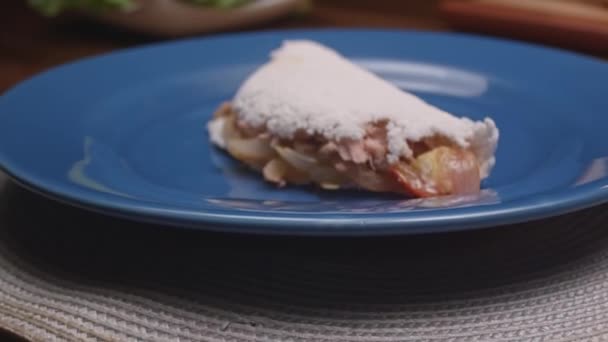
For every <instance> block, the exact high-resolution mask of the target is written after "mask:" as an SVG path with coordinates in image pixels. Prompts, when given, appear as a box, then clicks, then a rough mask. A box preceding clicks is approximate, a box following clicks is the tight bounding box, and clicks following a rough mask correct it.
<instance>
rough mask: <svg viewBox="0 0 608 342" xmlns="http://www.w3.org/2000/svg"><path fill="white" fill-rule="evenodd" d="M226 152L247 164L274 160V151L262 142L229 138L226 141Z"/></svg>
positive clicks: (266, 143)
mask: <svg viewBox="0 0 608 342" xmlns="http://www.w3.org/2000/svg"><path fill="white" fill-rule="evenodd" d="M226 148H227V149H228V152H230V154H232V155H233V156H234V157H235V158H237V159H239V160H243V161H247V162H253V163H257V162H266V161H268V160H271V159H273V158H274V156H275V153H274V150H273V149H272V148H271V147H270V144H269V143H268V142H266V141H264V140H261V139H257V138H252V139H238V138H231V139H228V140H226Z"/></svg>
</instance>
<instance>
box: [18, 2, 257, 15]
mask: <svg viewBox="0 0 608 342" xmlns="http://www.w3.org/2000/svg"><path fill="white" fill-rule="evenodd" d="M27 1H28V3H29V5H30V6H31V7H32V8H34V9H36V10H38V11H39V12H41V13H42V14H44V15H47V16H55V15H57V14H59V13H61V12H63V11H65V10H70V9H81V10H89V11H103V10H128V9H129V8H133V6H134V5H135V4H134V3H133V1H132V0H27ZM182 1H186V2H190V3H193V4H196V5H201V6H207V7H217V8H224V9H228V8H234V7H238V6H241V5H243V4H245V3H247V2H249V1H251V0H182Z"/></svg>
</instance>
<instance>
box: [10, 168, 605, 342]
mask: <svg viewBox="0 0 608 342" xmlns="http://www.w3.org/2000/svg"><path fill="white" fill-rule="evenodd" d="M2 177H3V178H5V177H4V176H2ZM2 184H3V185H2V186H1V190H0V327H2V328H3V329H6V330H8V331H11V332H13V333H15V334H17V335H19V336H23V337H25V338H27V339H29V340H32V341H54V340H60V341H64V340H65V341H95V340H101V341H328V342H329V341H378V342H380V341H552V342H553V341H603V340H608V229H606V228H607V227H606V225H607V224H608V215H606V210H607V208H608V207H599V208H595V209H590V210H586V211H583V212H580V213H577V214H571V215H567V216H563V217H558V218H555V219H549V220H545V221H539V222H533V223H528V224H523V225H517V226H509V227H500V228H496V229H486V230H479V231H475V232H464V233H453V234H436V235H427V236H413V237H393V238H371V239H370V238H366V239H363V238H359V239H355V238H353V239H344V238H342V239H328V238H324V239H314V238H286V237H282V238H277V237H260V236H257V237H256V236H237V235H222V234H209V233H203V232H198V231H190V230H180V229H170V228H166V227H153V226H148V225H143V224H136V223H130V222H126V221H122V220H118V219H113V218H107V217H104V216H102V215H97V214H92V213H88V212H85V211H83V210H79V209H75V208H71V207H68V206H65V205H62V204H59V203H55V202H53V201H50V200H48V199H45V198H43V197H41V196H38V195H35V194H33V193H31V192H29V191H27V190H23V189H22V188H20V187H18V186H17V185H15V184H13V183H11V182H7V181H6V180H4V182H2Z"/></svg>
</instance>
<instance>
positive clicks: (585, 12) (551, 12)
mask: <svg viewBox="0 0 608 342" xmlns="http://www.w3.org/2000/svg"><path fill="white" fill-rule="evenodd" d="M439 8H440V11H441V14H442V17H443V18H444V19H445V20H446V21H447V22H448V23H449V24H450V25H451V26H453V27H454V28H457V29H460V30H465V31H471V32H479V33H484V34H491V35H498V36H503V37H509V38H515V39H522V40H528V41H532V42H537V43H544V44H549V45H555V46H559V47H563V48H570V49H576V50H581V51H585V52H592V53H607V52H608V0H444V1H442V2H441V4H440V7H439Z"/></svg>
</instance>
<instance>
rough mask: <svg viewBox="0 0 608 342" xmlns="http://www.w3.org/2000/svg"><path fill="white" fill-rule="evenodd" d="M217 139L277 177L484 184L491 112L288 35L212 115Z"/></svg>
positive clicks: (492, 138) (443, 188) (383, 187)
mask: <svg viewBox="0 0 608 342" xmlns="http://www.w3.org/2000/svg"><path fill="white" fill-rule="evenodd" d="M208 129H209V133H210V138H211V140H212V142H213V143H215V144H216V145H217V146H219V147H220V148H223V149H225V150H227V151H228V153H229V154H231V155H232V156H233V157H234V158H236V159H238V160H240V161H242V162H244V163H246V164H247V165H249V166H250V167H252V168H254V169H255V170H258V171H260V172H261V173H262V174H263V176H264V178H265V179H266V180H268V181H270V182H273V183H276V184H278V185H285V184H289V183H293V184H308V183H313V184H317V185H319V186H321V187H322V188H324V189H339V188H352V187H358V188H362V189H366V190H369V191H379V192H397V193H403V194H407V195H410V196H416V197H427V196H438V195H450V194H465V193H467V194H468V193H474V192H477V191H479V189H480V182H481V180H483V179H484V178H486V177H487V176H488V175H489V174H490V171H491V169H492V167H493V166H494V163H495V158H494V152H495V150H496V145H497V142H498V136H499V133H498V129H497V128H496V125H495V124H494V121H492V119H490V118H486V119H484V120H483V121H472V120H470V119H468V118H459V117H456V116H453V115H451V114H449V113H447V112H445V111H443V110H441V109H439V108H436V107H434V106H432V105H430V104H428V103H426V102H424V101H423V100H421V99H420V98H418V97H416V96H415V95H413V94H410V93H408V92H405V91H403V90H401V89H399V88H397V87H396V86H394V85H392V84H391V83H389V82H387V81H385V80H383V79H381V78H380V77H378V76H376V75H374V74H373V73H371V72H369V71H367V70H365V69H363V68H361V67H359V66H357V65H355V64H354V63H352V62H350V61H349V60H347V59H346V58H344V57H342V56H341V55H340V54H338V53H337V52H336V51H334V50H332V49H330V48H328V47H325V46H323V45H321V44H318V43H316V42H313V41H306V40H300V41H286V42H284V43H283V45H282V46H281V47H279V48H278V49H277V50H275V51H274V52H273V53H272V55H271V60H270V61H269V62H268V63H267V64H265V65H263V66H261V67H260V68H259V69H258V70H256V71H255V72H254V73H253V74H252V75H251V76H250V77H249V78H248V79H247V80H246V81H245V82H244V83H243V84H242V85H241V87H240V89H239V90H238V92H237V93H236V95H235V97H234V98H233V99H232V100H231V101H230V102H226V103H224V104H222V105H221V106H220V107H219V109H218V110H217V112H216V113H215V115H214V117H213V119H212V120H211V121H210V122H209V123H208Z"/></svg>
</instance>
